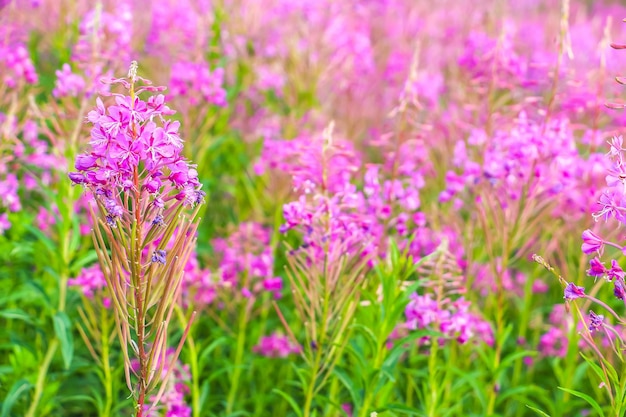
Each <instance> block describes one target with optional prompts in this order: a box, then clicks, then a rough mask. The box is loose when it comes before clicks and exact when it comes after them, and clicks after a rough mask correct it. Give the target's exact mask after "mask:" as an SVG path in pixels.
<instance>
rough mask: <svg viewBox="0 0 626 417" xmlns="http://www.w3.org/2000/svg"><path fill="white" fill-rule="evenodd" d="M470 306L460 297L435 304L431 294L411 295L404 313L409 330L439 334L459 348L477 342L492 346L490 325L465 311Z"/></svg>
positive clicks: (436, 301)
mask: <svg viewBox="0 0 626 417" xmlns="http://www.w3.org/2000/svg"><path fill="white" fill-rule="evenodd" d="M470 305H471V303H470V302H468V301H466V300H465V299H463V298H462V297H461V298H459V299H457V300H455V301H450V300H442V301H438V300H436V299H435V298H433V296H432V295H431V294H425V295H420V294H412V295H411V301H410V302H409V304H408V305H407V307H406V309H405V316H406V319H407V321H406V323H405V324H404V326H405V327H406V328H407V329H409V330H418V329H429V330H435V331H439V332H441V333H442V334H443V335H444V336H445V337H446V338H449V339H455V340H457V341H458V342H459V343H461V344H463V343H466V342H468V341H469V340H470V339H473V338H475V339H477V340H478V341H482V342H484V343H486V344H488V345H492V344H493V330H492V329H491V325H490V324H489V323H488V322H487V321H485V320H484V319H482V318H481V317H479V316H477V315H475V314H473V313H471V312H470V311H469V307H470Z"/></svg>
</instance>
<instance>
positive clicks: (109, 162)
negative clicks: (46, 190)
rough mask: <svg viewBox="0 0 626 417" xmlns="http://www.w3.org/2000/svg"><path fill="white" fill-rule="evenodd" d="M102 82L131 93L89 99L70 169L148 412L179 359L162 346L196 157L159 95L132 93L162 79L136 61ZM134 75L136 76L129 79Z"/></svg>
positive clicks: (187, 232)
mask: <svg viewBox="0 0 626 417" xmlns="http://www.w3.org/2000/svg"><path fill="white" fill-rule="evenodd" d="M108 82H109V83H111V84H120V85H122V86H123V87H124V88H126V89H127V90H129V94H128V95H123V94H114V97H115V104H111V105H108V106H105V104H104V102H103V101H102V100H101V99H100V98H98V99H97V107H96V109H95V110H93V111H91V112H89V114H88V116H87V119H88V120H89V122H90V123H92V125H93V127H92V129H91V141H90V144H91V148H90V150H89V151H88V152H87V153H85V154H81V155H78V156H77V157H76V163H75V167H76V169H77V170H78V172H71V173H70V174H69V177H70V179H71V180H72V182H73V183H74V184H82V185H84V186H85V187H86V188H88V189H89V191H90V192H91V194H92V195H93V196H94V198H95V201H96V203H97V209H98V210H97V211H98V214H99V215H96V214H95V213H93V214H94V215H93V221H94V226H93V234H94V243H95V246H96V252H97V254H98V260H99V261H100V267H101V271H102V274H103V275H104V279H105V280H106V284H107V285H106V286H107V290H108V292H107V296H109V297H110V299H111V305H112V307H113V311H114V313H115V315H116V317H117V319H116V323H117V326H118V327H117V331H118V336H119V339H120V342H121V344H122V349H123V351H124V352H125V356H124V359H125V361H124V363H125V372H126V381H127V385H128V388H129V389H130V391H131V392H132V393H133V394H134V396H135V399H136V402H137V409H138V413H137V416H141V415H142V411H141V410H143V409H144V407H145V406H146V405H148V410H149V411H148V412H150V410H154V409H155V407H156V405H157V403H158V401H159V400H160V398H161V395H162V393H163V391H164V389H165V388H166V387H167V384H168V383H169V382H168V381H169V376H170V375H171V372H169V370H171V367H172V366H173V363H174V362H175V361H176V359H177V357H176V355H172V358H171V359H168V361H167V362H168V363H169V364H168V363H166V361H165V359H164V358H161V356H162V355H164V354H165V352H166V351H167V349H168V346H167V337H166V335H167V331H168V330H167V328H168V323H169V317H171V315H172V314H173V311H174V308H175V307H176V305H177V303H178V298H179V296H180V294H181V292H182V288H183V285H182V281H183V274H184V271H185V265H186V264H187V261H188V259H189V256H190V254H191V252H192V251H193V250H194V245H195V239H196V228H197V222H198V218H197V214H198V208H199V204H200V203H202V202H203V197H204V193H203V192H202V191H200V183H199V181H198V178H197V172H196V170H195V168H194V166H192V165H191V164H190V163H189V162H188V161H187V160H186V159H185V158H183V156H182V155H181V150H182V147H183V143H182V139H181V138H180V136H179V135H178V128H179V123H178V122H175V121H171V120H168V119H167V118H166V116H169V115H171V114H173V113H174V112H173V111H172V110H171V109H170V108H169V107H167V105H166V104H165V98H164V96H163V95H162V94H157V95H152V96H150V97H149V98H148V100H146V101H144V100H142V99H140V98H139V94H141V93H143V92H153V93H158V92H160V91H163V89H164V88H161V87H152V86H151V83H150V82H149V81H147V80H145V79H143V78H141V77H139V76H137V64H136V63H133V64H132V65H131V68H130V71H129V76H128V79H112V80H109V81H108ZM139 82H143V86H140V87H138V88H136V84H138V83H139ZM188 207H195V211H194V213H192V214H191V216H190V217H187V216H186V215H185V213H184V211H183V210H184V209H185V208H188ZM128 300H133V301H132V304H131V303H129V302H128ZM192 319H193V316H192V318H191V319H190V322H191V320H192ZM188 330H189V328H187V330H186V331H185V333H183V337H182V339H181V341H180V345H179V348H178V349H177V350H176V352H180V349H181V345H182V343H184V341H185V337H186V334H187V332H188ZM129 352H132V354H133V355H132V356H131V355H130V354H129ZM133 356H134V358H135V360H136V361H137V363H138V365H136V366H135V365H134V362H133V360H132V359H131V357H133ZM133 379H134V380H135V381H136V382H135V383H133ZM159 388H160V390H159ZM153 391H157V393H156V394H153ZM149 398H152V400H151V401H152V405H151V406H150V405H149V404H148V403H147V401H148V399H149Z"/></svg>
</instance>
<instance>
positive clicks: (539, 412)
mask: <svg viewBox="0 0 626 417" xmlns="http://www.w3.org/2000/svg"><path fill="white" fill-rule="evenodd" d="M526 407H528V408H530V409H531V410H533V411H534V412H535V413H537V414H539V415H540V416H542V417H550V416H549V415H548V414H546V413H544V412H543V411H541V410H540V409H538V408H535V407H531V406H530V405H528V404H526Z"/></svg>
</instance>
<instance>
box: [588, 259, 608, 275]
mask: <svg viewBox="0 0 626 417" xmlns="http://www.w3.org/2000/svg"><path fill="white" fill-rule="evenodd" d="M606 273H607V269H606V267H605V266H604V264H603V263H602V262H600V259H598V258H597V257H595V258H593V259H592V260H590V261H589V269H588V270H587V275H589V276H590V277H601V276H604V274H606Z"/></svg>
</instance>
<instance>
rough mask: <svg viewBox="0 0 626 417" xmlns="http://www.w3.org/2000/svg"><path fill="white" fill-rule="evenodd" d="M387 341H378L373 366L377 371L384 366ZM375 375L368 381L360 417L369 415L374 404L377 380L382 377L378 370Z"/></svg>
mask: <svg viewBox="0 0 626 417" xmlns="http://www.w3.org/2000/svg"><path fill="white" fill-rule="evenodd" d="M385 343H386V341H385V340H383V341H382V343H381V341H380V340H379V341H378V346H377V352H376V357H375V358H374V364H373V368H372V369H374V370H375V371H379V370H380V368H381V367H382V363H383V360H384V358H385V352H386V350H387V349H386V347H385ZM374 375H375V377H374V378H371V379H370V381H368V384H367V387H366V388H365V398H363V406H362V407H361V408H360V411H359V417H367V416H368V415H369V414H368V412H369V409H370V407H371V405H372V401H373V400H374V395H373V394H374V389H375V388H376V382H377V380H378V379H379V378H380V373H378V372H377V373H376V374H374Z"/></svg>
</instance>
